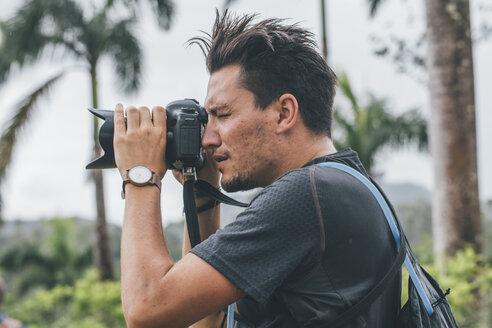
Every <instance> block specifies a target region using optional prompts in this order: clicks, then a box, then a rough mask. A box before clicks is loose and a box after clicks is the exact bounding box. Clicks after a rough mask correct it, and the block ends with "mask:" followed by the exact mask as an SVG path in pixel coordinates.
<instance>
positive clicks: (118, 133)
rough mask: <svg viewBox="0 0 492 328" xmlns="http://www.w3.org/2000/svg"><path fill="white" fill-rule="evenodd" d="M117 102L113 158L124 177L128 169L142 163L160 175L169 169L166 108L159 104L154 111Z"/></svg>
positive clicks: (162, 175) (161, 176)
mask: <svg viewBox="0 0 492 328" xmlns="http://www.w3.org/2000/svg"><path fill="white" fill-rule="evenodd" d="M126 119H127V124H126V126H125V118H124V113H123V105H121V104H118V105H116V109H115V111H114V158H115V161H116V166H117V167H118V170H119V171H120V174H121V176H122V177H123V175H124V173H125V171H126V170H128V169H130V168H132V167H134V166H136V165H143V166H146V167H148V168H149V169H150V170H152V171H153V172H155V173H156V174H157V175H158V176H159V177H160V178H161V179H162V178H163V177H164V175H165V174H166V171H167V164H166V160H165V154H166V141H167V140H166V110H165V109H164V108H163V107H160V106H156V107H154V108H152V115H151V112H150V110H149V109H148V108H147V107H139V108H138V109H137V108H136V107H133V106H130V107H127V109H126Z"/></svg>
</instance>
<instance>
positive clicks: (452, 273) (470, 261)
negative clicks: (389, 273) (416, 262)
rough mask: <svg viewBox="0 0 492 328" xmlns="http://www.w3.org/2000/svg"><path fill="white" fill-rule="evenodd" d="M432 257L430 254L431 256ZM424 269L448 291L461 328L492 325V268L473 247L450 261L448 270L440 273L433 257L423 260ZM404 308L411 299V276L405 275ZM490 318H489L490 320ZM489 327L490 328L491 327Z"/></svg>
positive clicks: (403, 276) (403, 285)
mask: <svg viewBox="0 0 492 328" xmlns="http://www.w3.org/2000/svg"><path fill="white" fill-rule="evenodd" d="M428 254H429V253H428ZM419 259H420V260H421V263H422V266H423V267H424V269H425V270H426V271H428V272H429V273H430V274H431V275H432V276H433V277H434V278H436V280H437V281H438V282H439V285H440V286H441V287H442V288H443V289H444V290H446V289H448V288H451V293H450V294H449V295H448V296H447V299H448V301H449V304H450V305H451V309H452V310H453V313H454V315H455V318H456V321H457V323H458V326H459V327H462V328H485V327H490V325H492V313H490V309H491V308H492V266H491V264H490V263H485V262H484V261H483V256H482V255H481V254H476V253H475V252H474V250H473V248H472V247H467V248H465V249H462V250H460V251H458V252H457V253H456V255H455V256H453V257H451V258H448V259H447V263H446V268H445V269H443V270H438V268H437V267H436V265H435V264H434V263H433V262H432V261H430V262H428V260H429V259H430V258H429V257H425V258H422V257H419ZM402 281H403V284H402V289H403V290H402V304H404V302H406V300H407V299H408V273H407V271H406V270H403V272H402ZM487 316H488V317H487ZM487 323H488V325H487Z"/></svg>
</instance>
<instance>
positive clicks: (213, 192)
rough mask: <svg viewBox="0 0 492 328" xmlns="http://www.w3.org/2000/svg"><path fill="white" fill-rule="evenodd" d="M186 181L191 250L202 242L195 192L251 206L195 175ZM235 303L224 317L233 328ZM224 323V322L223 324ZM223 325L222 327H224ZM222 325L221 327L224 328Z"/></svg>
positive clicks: (184, 194)
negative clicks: (196, 190)
mask: <svg viewBox="0 0 492 328" xmlns="http://www.w3.org/2000/svg"><path fill="white" fill-rule="evenodd" d="M184 177H185V180H184V184H183V203H184V210H185V217H186V227H187V229H188V237H189V238H190V245H191V248H193V247H195V246H196V245H198V244H199V243H200V242H201V237H200V224H199V223H198V213H197V209H196V203H195V191H194V189H195V188H196V189H198V190H199V191H200V192H202V193H203V194H205V195H206V196H208V197H210V198H212V199H213V200H215V201H217V202H220V203H224V204H228V205H234V206H240V207H248V205H249V204H246V203H242V202H240V201H237V200H235V199H232V198H231V197H229V196H227V195H224V194H223V193H221V192H220V191H219V190H217V189H215V187H214V186H212V185H211V184H210V183H208V182H207V181H205V180H200V179H196V178H195V175H194V174H188V175H184ZM234 307H235V305H234V303H233V304H230V305H229V306H228V307H227V315H226V316H224V320H225V318H226V317H227V327H228V328H232V327H233V326H234V316H235V315H236V313H235V311H234ZM223 323H224V322H223ZM223 323H222V325H223ZM222 325H221V326H222Z"/></svg>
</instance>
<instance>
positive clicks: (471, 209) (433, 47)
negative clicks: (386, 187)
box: [426, 0, 482, 257]
mask: <svg viewBox="0 0 492 328" xmlns="http://www.w3.org/2000/svg"><path fill="white" fill-rule="evenodd" d="M426 15H427V35H428V51H429V53H428V57H429V60H428V65H427V67H428V69H429V82H430V97H431V108H432V110H431V122H430V123H431V124H430V125H429V128H430V129H429V136H430V141H431V143H430V145H431V150H432V155H433V163H434V176H435V191H434V204H433V205H434V206H433V231H434V251H435V252H436V255H438V257H439V256H443V255H454V253H455V252H456V251H457V250H458V249H460V248H463V247H464V246H465V245H468V244H469V245H472V246H473V248H474V249H475V250H476V251H477V252H480V251H481V249H482V235H481V219H480V202H479V195H478V178H477V145H476V127H475V99H474V81H473V58H472V40H471V33H470V6H469V1H468V0H426Z"/></svg>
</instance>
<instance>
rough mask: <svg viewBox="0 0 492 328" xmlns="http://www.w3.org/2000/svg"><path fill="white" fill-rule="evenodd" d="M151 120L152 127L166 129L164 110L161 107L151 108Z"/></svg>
mask: <svg viewBox="0 0 492 328" xmlns="http://www.w3.org/2000/svg"><path fill="white" fill-rule="evenodd" d="M152 120H153V121H154V126H155V127H159V128H163V129H164V130H165V129H166V110H165V109H164V107H162V106H154V107H153V108H152Z"/></svg>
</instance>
